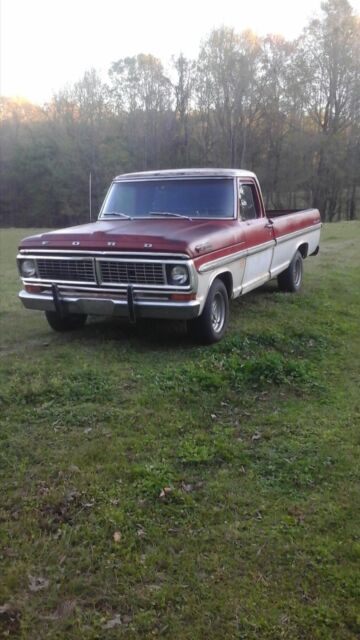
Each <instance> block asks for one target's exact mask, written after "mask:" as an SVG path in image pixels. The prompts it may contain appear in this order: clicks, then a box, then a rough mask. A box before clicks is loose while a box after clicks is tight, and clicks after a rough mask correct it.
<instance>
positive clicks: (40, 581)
mask: <svg viewBox="0 0 360 640" xmlns="http://www.w3.org/2000/svg"><path fill="white" fill-rule="evenodd" d="M28 578H29V589H30V591H33V592H35V591H42V590H43V589H47V588H48V586H49V584H50V582H49V580H47V579H46V578H42V577H41V576H32V575H30V573H29V574H28Z"/></svg>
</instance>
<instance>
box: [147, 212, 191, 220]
mask: <svg viewBox="0 0 360 640" xmlns="http://www.w3.org/2000/svg"><path fill="white" fill-rule="evenodd" d="M149 216H168V217H169V218H186V220H192V218H190V216H183V215H182V214H181V213H174V212H173V211H149Z"/></svg>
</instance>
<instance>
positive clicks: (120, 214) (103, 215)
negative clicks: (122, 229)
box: [102, 211, 132, 220]
mask: <svg viewBox="0 0 360 640" xmlns="http://www.w3.org/2000/svg"><path fill="white" fill-rule="evenodd" d="M107 216H117V217H119V218H126V220H132V218H131V216H129V215H128V214H127V213H122V212H121V211H107V212H106V213H103V214H102V217H103V218H105V217H107Z"/></svg>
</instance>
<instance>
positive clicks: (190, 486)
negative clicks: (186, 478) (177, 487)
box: [181, 482, 194, 493]
mask: <svg viewBox="0 0 360 640" xmlns="http://www.w3.org/2000/svg"><path fill="white" fill-rule="evenodd" d="M181 488H182V490H183V491H185V493H191V491H194V485H193V484H187V483H186V482H182V483H181Z"/></svg>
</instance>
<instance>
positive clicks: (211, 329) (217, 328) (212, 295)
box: [187, 278, 229, 344]
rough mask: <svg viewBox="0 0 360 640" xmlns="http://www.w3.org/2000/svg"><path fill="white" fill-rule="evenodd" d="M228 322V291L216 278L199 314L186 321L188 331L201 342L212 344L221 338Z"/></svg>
mask: <svg viewBox="0 0 360 640" xmlns="http://www.w3.org/2000/svg"><path fill="white" fill-rule="evenodd" d="M228 322H229V298H228V293H227V290H226V287H225V285H224V283H223V282H222V280H220V279H219V278H217V279H216V280H214V282H213V283H212V285H211V287H210V291H209V293H208V296H207V298H206V302H205V306H204V309H203V312H202V314H201V316H199V318H195V319H194V320H190V321H188V323H187V327H188V333H189V335H191V336H192V337H193V338H195V339H196V340H197V341H198V342H201V343H202V344H213V343H214V342H219V340H221V338H222V337H223V335H224V333H225V331H226V328H227V325H228Z"/></svg>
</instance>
